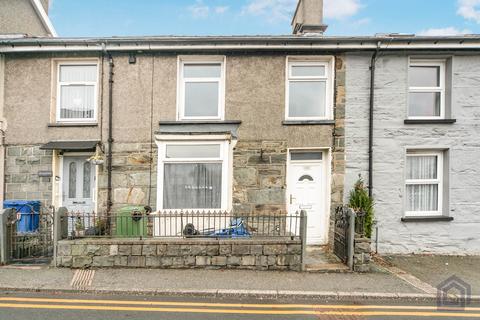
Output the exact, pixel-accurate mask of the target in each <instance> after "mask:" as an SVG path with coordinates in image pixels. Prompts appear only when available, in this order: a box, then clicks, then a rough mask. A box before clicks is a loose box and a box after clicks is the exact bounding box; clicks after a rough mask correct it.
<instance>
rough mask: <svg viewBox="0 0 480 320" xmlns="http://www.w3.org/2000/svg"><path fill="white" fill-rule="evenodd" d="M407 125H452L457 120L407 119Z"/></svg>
mask: <svg viewBox="0 0 480 320" xmlns="http://www.w3.org/2000/svg"><path fill="white" fill-rule="evenodd" d="M403 122H404V123H405V124H452V123H455V122H457V119H405V120H404V121H403Z"/></svg>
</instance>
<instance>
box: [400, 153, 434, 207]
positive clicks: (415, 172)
mask: <svg viewBox="0 0 480 320" xmlns="http://www.w3.org/2000/svg"><path fill="white" fill-rule="evenodd" d="M442 184H443V154H442V153H441V152H435V151H429V152H414V151H409V152H408V153H407V166H406V213H405V215H406V216H432V215H433V216H440V215H442V191H443V186H442Z"/></svg>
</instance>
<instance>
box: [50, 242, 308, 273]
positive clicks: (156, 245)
mask: <svg viewBox="0 0 480 320" xmlns="http://www.w3.org/2000/svg"><path fill="white" fill-rule="evenodd" d="M57 252H58V255H57V257H56V259H57V266H59V267H68V268H90V267H122V268H125V267H131V268H215V269H220V268H222V269H254V270H296V271H299V270H301V260H302V259H301V254H302V248H301V243H300V241H293V240H256V239H248V240H209V239H194V240H189V239H149V240H131V239H82V240H62V241H60V242H59V243H58V250H57Z"/></svg>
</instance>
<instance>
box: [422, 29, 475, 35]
mask: <svg viewBox="0 0 480 320" xmlns="http://www.w3.org/2000/svg"><path fill="white" fill-rule="evenodd" d="M469 33H472V31H470V30H468V29H463V30H459V29H457V28H455V27H446V28H430V29H425V30H422V31H420V32H419V33H418V35H419V36H456V35H462V34H469Z"/></svg>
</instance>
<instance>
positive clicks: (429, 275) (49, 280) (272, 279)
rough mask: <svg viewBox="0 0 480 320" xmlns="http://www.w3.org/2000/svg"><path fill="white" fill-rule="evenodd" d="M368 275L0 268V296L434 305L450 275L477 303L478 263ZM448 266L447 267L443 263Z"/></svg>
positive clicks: (392, 263) (420, 263)
mask: <svg viewBox="0 0 480 320" xmlns="http://www.w3.org/2000/svg"><path fill="white" fill-rule="evenodd" d="M376 260H377V264H376V265H375V266H374V271H373V272H370V273H351V272H343V273H308V272H303V273H302V272H279V271H253V270H200V269H184V270H176V269H95V270H72V269H65V268H52V267H48V266H44V265H43V266H31V265H29V266H24V265H11V266H3V267H0V290H3V291H11V290H15V291H40V292H50V293H53V292H64V293H78V292H80V293H96V294H98V293H103V294H146V295H168V296H197V297H200V296H201V297H217V298H218V297H227V298H228V297H256V298H263V299H278V298H288V297H295V298H296V299H301V298H304V299H310V298H314V297H319V298H330V299H351V298H355V299H364V298H366V299H371V298H390V299H392V298H402V299H430V300H434V299H436V294H437V290H436V286H437V285H438V283H440V282H442V281H444V280H445V279H447V278H448V277H450V276H451V275H457V276H458V277H460V278H461V279H464V280H465V281H466V282H468V283H469V284H470V285H471V287H472V294H473V295H472V299H473V300H478V301H480V295H479V292H480V271H479V268H478V267H477V266H478V263H477V262H480V257H438V256H433V257H432V256H389V257H384V258H378V259H376ZM446 261H447V262H446Z"/></svg>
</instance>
